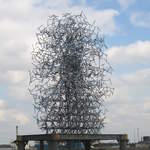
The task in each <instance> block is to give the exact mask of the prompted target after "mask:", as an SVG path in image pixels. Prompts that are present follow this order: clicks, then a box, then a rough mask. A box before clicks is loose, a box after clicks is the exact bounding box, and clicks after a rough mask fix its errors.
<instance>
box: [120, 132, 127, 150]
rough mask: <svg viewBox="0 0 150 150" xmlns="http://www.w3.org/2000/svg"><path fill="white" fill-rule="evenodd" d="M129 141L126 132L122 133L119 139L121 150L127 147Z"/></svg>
mask: <svg viewBox="0 0 150 150" xmlns="http://www.w3.org/2000/svg"><path fill="white" fill-rule="evenodd" d="M127 142H128V135H126V134H124V135H122V136H121V137H120V139H119V144H120V150H126V149H127Z"/></svg>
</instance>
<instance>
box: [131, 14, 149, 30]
mask: <svg viewBox="0 0 150 150" xmlns="http://www.w3.org/2000/svg"><path fill="white" fill-rule="evenodd" d="M130 21H131V23H132V24H133V25H134V26H137V27H145V28H150V12H134V13H132V14H131V16H130Z"/></svg>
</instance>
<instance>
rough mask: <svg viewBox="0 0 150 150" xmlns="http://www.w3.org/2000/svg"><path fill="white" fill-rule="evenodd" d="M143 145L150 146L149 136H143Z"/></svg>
mask: <svg viewBox="0 0 150 150" xmlns="http://www.w3.org/2000/svg"><path fill="white" fill-rule="evenodd" d="M143 143H146V144H150V136H143Z"/></svg>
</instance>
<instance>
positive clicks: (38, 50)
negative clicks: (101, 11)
mask: <svg viewBox="0 0 150 150" xmlns="http://www.w3.org/2000/svg"><path fill="white" fill-rule="evenodd" d="M36 36H37V42H36V44H35V45H34V48H33V51H32V64H33V67H32V70H31V71H30V83H29V90H30V93H31V95H32V96H33V99H34V108H35V110H36V119H37V123H38V126H39V127H40V128H41V129H42V130H44V131H46V133H66V134H94V133H99V131H100V129H101V128H102V127H103V126H104V118H105V115H104V99H105V98H106V97H109V96H110V95H111V94H112V92H113V88H112V87H111V81H110V77H109V75H110V74H111V71H112V69H111V66H110V65H109V63H108V62H107V56H106V54H105V53H104V50H105V48H106V46H105V43H104V37H103V36H102V34H101V31H100V30H99V28H98V27H96V26H95V25H94V24H90V23H89V22H88V20H87V18H86V17H85V16H84V14H83V13H81V14H79V15H72V14H70V13H67V14H64V15H62V16H61V17H59V16H56V15H52V16H50V17H48V20H47V24H46V26H41V27H40V28H39V31H38V33H37V34H36Z"/></svg>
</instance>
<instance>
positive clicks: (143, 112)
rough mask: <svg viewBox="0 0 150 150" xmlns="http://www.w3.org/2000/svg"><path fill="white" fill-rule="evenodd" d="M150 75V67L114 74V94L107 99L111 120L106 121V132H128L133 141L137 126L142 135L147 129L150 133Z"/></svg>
mask: <svg viewBox="0 0 150 150" xmlns="http://www.w3.org/2000/svg"><path fill="white" fill-rule="evenodd" d="M149 77H150V68H146V69H142V70H137V71H136V72H133V73H126V74H123V75H120V76H113V78H112V83H113V86H114V88H115V90H114V95H113V96H112V97H111V98H110V99H109V100H107V101H106V107H107V110H108V112H107V113H106V118H107V120H109V121H108V122H106V127H105V129H104V132H106V133H108V132H110V133H117V132H119V133H128V134H129V137H130V140H131V141H133V139H134V137H133V129H135V128H140V130H142V135H143V134H144V133H146V131H147V134H150V132H148V129H149V127H148V124H149V123H150V121H149V117H150V93H149V88H150V79H149ZM122 118H123V119H122ZM107 120H106V121H107ZM135 120H136V121H135ZM129 124H130V125H131V126H130V128H129V127H128V125H129ZM120 127H121V128H120ZM143 127H144V128H143Z"/></svg>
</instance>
